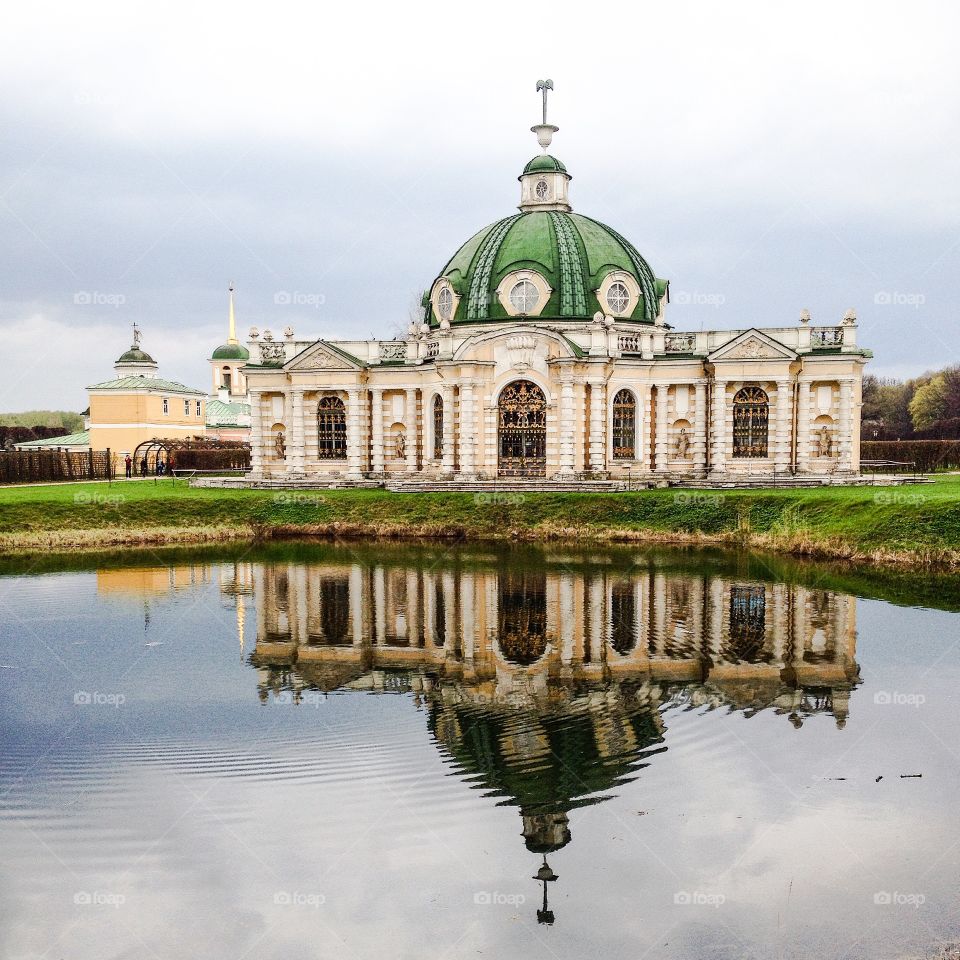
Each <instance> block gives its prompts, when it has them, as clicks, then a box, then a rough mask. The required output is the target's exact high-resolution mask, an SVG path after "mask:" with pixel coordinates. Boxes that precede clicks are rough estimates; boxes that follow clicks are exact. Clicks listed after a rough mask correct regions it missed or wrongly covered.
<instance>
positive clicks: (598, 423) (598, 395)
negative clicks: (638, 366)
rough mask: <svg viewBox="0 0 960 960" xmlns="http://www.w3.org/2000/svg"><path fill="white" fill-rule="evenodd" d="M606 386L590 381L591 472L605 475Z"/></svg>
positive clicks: (599, 382)
mask: <svg viewBox="0 0 960 960" xmlns="http://www.w3.org/2000/svg"><path fill="white" fill-rule="evenodd" d="M606 392H607V389H606V384H605V383H604V382H603V381H596V380H591V381H590V470H591V472H592V473H603V472H605V471H606V469H607V430H606V427H607V405H606V402H605V401H606Z"/></svg>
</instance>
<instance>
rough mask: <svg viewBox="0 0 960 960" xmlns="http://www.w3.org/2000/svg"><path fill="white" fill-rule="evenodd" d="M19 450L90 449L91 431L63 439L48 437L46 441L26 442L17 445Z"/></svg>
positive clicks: (68, 435) (83, 431)
mask: <svg viewBox="0 0 960 960" xmlns="http://www.w3.org/2000/svg"><path fill="white" fill-rule="evenodd" d="M14 446H15V447H17V448H18V449H28V448H30V449H32V448H33V447H89V446H90V431H89V430H81V431H80V433H67V434H64V435H63V436H62V437H47V438H46V439H44V440H26V441H24V442H23V443H15V444H14Z"/></svg>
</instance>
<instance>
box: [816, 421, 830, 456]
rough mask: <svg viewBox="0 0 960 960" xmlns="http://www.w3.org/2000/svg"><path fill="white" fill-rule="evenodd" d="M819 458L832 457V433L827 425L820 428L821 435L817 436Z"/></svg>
mask: <svg viewBox="0 0 960 960" xmlns="http://www.w3.org/2000/svg"><path fill="white" fill-rule="evenodd" d="M817 456H818V457H829V456H830V431H829V430H828V429H827V425H826V424H824V425H823V426H822V427H821V428H820V433H819V435H818V436H817Z"/></svg>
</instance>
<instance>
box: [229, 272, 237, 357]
mask: <svg viewBox="0 0 960 960" xmlns="http://www.w3.org/2000/svg"><path fill="white" fill-rule="evenodd" d="M236 342H237V321H236V318H235V317H234V315H233V281H232V280H231V281H230V335H229V336H228V337H227V343H236Z"/></svg>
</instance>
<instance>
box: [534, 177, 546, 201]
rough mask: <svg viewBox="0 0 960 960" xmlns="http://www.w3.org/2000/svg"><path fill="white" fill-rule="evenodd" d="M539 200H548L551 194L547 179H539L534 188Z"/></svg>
mask: <svg viewBox="0 0 960 960" xmlns="http://www.w3.org/2000/svg"><path fill="white" fill-rule="evenodd" d="M534 190H535V192H536V194H537V199H538V200H546V199H547V197H548V196H549V195H550V185H549V184H548V183H547V181H546V180H538V181H537V185H536V187H535V188H534Z"/></svg>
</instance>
